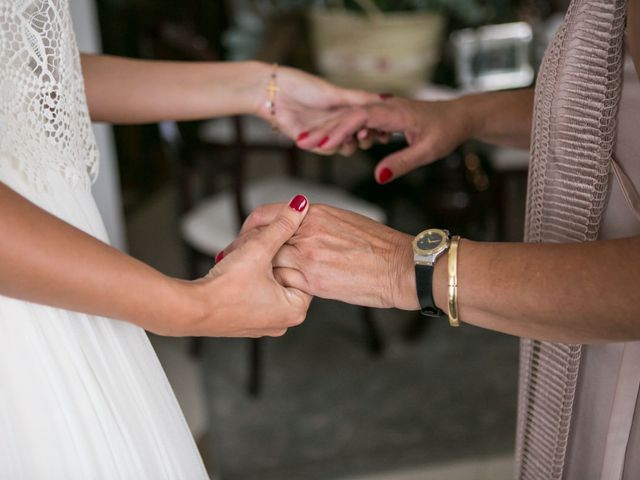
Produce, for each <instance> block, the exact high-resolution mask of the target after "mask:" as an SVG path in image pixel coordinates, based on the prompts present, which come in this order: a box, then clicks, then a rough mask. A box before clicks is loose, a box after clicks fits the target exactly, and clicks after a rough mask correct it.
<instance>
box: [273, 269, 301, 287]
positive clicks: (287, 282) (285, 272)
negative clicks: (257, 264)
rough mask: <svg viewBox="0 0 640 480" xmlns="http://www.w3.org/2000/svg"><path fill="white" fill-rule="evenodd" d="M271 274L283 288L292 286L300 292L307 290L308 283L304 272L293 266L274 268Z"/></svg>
mask: <svg viewBox="0 0 640 480" xmlns="http://www.w3.org/2000/svg"><path fill="white" fill-rule="evenodd" d="M273 276H274V277H275V279H276V281H277V282H278V283H279V284H280V285H282V286H283V287H285V288H294V289H296V290H300V291H302V292H306V293H310V292H309V283H308V282H307V279H306V277H305V276H304V274H303V273H302V272H301V271H300V270H297V269H295V268H274V269H273Z"/></svg>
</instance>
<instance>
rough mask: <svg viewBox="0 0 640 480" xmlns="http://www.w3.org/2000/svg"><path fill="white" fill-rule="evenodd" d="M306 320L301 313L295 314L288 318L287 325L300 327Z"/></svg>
mask: <svg viewBox="0 0 640 480" xmlns="http://www.w3.org/2000/svg"><path fill="white" fill-rule="evenodd" d="M305 318H306V315H305V314H304V313H303V312H299V313H296V314H295V315H292V316H291V317H290V318H289V321H288V322H287V325H288V326H289V327H297V326H298V325H302V323H303V322H304V320H305Z"/></svg>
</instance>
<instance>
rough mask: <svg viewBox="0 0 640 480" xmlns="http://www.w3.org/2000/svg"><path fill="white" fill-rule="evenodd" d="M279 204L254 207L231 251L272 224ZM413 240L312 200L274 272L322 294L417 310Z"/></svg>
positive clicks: (290, 282)
mask: <svg viewBox="0 0 640 480" xmlns="http://www.w3.org/2000/svg"><path fill="white" fill-rule="evenodd" d="M281 208H282V207H281V206H280V205H266V206H263V207H260V208H258V209H256V210H255V211H254V212H253V213H252V214H251V216H250V217H249V218H248V219H247V221H246V222H245V224H244V226H243V227H242V231H241V234H240V237H239V238H238V239H236V241H235V242H234V243H233V244H232V245H231V246H230V247H229V249H228V250H230V251H233V250H234V249H236V248H240V249H241V248H243V247H244V244H245V242H248V241H252V238H254V237H255V236H256V235H260V233H261V231H262V230H261V229H262V228H269V225H270V224H271V222H272V221H273V220H274V219H275V218H276V215H277V212H278V211H279V210H280V209H281ZM411 240H412V237H411V236H409V235H406V234H404V233H401V232H398V231H396V230H393V229H391V228H389V227H387V226H385V225H382V224H379V223H376V222H374V221H373V220H371V219H369V218H367V217H363V216H362V215H358V214H356V213H352V212H348V211H346V210H341V209H338V208H334V207H329V206H326V205H313V206H312V207H311V208H310V211H309V213H308V214H307V216H306V218H305V220H304V222H303V223H302V225H301V226H300V228H299V229H298V231H297V232H296V233H295V235H293V237H292V238H291V239H290V240H289V241H288V242H287V244H286V245H284V246H283V247H282V249H281V250H280V251H279V252H278V254H277V255H276V256H275V258H274V259H273V266H274V273H275V277H276V278H277V279H278V281H279V282H281V283H282V285H286V286H288V287H292V288H296V289H299V290H303V291H305V292H307V293H309V294H311V295H314V296H318V297H322V298H329V299H333V300H340V301H343V302H347V303H352V304H357V305H364V306H369V307H378V308H400V309H405V310H416V309H418V308H419V305H418V299H417V296H416V292H415V284H414V282H415V275H414V273H413V253H412V247H411Z"/></svg>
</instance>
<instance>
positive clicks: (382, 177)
mask: <svg viewBox="0 0 640 480" xmlns="http://www.w3.org/2000/svg"><path fill="white" fill-rule="evenodd" d="M392 177H393V172H392V171H391V170H390V169H388V168H387V167H384V168H383V169H382V170H380V173H379V174H378V181H379V182H380V183H387V182H388V181H389V180H391V178H392Z"/></svg>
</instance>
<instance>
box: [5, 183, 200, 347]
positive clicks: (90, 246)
mask: <svg viewBox="0 0 640 480" xmlns="http://www.w3.org/2000/svg"><path fill="white" fill-rule="evenodd" d="M0 219H2V220H1V224H2V226H1V228H0V294H1V295H4V296H8V297H13V298H18V299H21V300H27V301H30V302H34V303H41V304H46V305H51V306H54V307H59V308H64V309H68V310H73V311H78V312H83V313H89V314H94V315H99V316H104V317H110V318H116V319H120V320H125V321H128V322H131V323H134V324H137V325H140V326H142V327H143V328H145V329H147V330H151V331H154V332H156V333H159V334H172V335H181V334H184V332H185V331H186V329H187V327H188V324H189V322H190V321H191V320H193V319H195V318H196V317H197V314H198V312H197V311H198V309H199V308H200V305H198V304H197V302H195V301H193V297H192V296H190V295H187V294H188V293H189V289H188V288H187V287H186V282H180V281H179V280H174V279H171V278H169V277H166V276H164V275H162V274H161V273H159V272H158V271H156V270H154V269H152V268H151V267H149V266H147V265H145V264H143V263H141V262H139V261H137V260H135V259H133V258H131V257H129V256H127V255H125V254H123V253H121V252H119V251H117V250H116V249H114V248H112V247H110V246H108V245H106V244H104V243H102V242H100V241H99V240H97V239H95V238H94V237H92V236H90V235H87V234H85V233H84V232H82V231H80V230H78V229H76V228H74V227H73V226H71V225H69V224H67V223H65V222H63V221H61V220H59V219H58V218H56V217H54V216H52V215H50V214H49V213H47V212H45V211H44V210H42V209H40V208H39V207H37V206H36V205H34V204H32V203H31V202H29V201H28V200H26V199H25V198H24V197H22V196H20V195H19V194H17V193H16V192H14V191H13V190H11V189H10V188H8V187H7V186H6V185H4V184H2V183H0Z"/></svg>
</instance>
